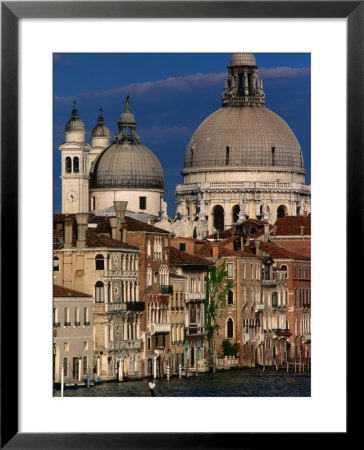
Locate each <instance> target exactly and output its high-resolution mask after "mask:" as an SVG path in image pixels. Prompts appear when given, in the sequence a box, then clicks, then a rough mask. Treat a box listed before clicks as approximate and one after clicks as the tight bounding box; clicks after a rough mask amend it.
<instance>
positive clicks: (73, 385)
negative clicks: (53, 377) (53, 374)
mask: <svg viewBox="0 0 364 450" xmlns="http://www.w3.org/2000/svg"><path fill="white" fill-rule="evenodd" d="M61 385H62V383H61V382H58V383H54V388H55V389H57V390H61V387H62V386H61ZM63 389H77V382H76V381H74V380H65V381H64V383H63Z"/></svg>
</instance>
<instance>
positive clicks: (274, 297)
mask: <svg viewBox="0 0 364 450" xmlns="http://www.w3.org/2000/svg"><path fill="white" fill-rule="evenodd" d="M272 307H273V308H277V307H278V298H277V292H272Z"/></svg>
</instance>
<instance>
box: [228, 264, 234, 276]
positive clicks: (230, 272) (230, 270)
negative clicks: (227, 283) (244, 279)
mask: <svg viewBox="0 0 364 450" xmlns="http://www.w3.org/2000/svg"><path fill="white" fill-rule="evenodd" d="M226 267H227V277H228V278H234V264H233V263H227V265H226Z"/></svg>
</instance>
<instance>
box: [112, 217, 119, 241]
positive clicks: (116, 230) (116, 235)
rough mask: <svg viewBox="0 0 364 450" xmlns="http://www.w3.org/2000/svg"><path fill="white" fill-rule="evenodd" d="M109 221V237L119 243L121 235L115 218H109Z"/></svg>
mask: <svg viewBox="0 0 364 450" xmlns="http://www.w3.org/2000/svg"><path fill="white" fill-rule="evenodd" d="M109 220H110V226H111V237H112V238H113V239H116V240H117V241H121V233H120V227H119V225H118V219H117V217H110V218H109Z"/></svg>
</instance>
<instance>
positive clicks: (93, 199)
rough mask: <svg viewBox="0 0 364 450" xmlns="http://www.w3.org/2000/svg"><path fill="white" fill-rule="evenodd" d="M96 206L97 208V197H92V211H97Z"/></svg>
mask: <svg viewBox="0 0 364 450" xmlns="http://www.w3.org/2000/svg"><path fill="white" fill-rule="evenodd" d="M95 206H96V199H95V197H91V198H90V209H91V211H94V210H95Z"/></svg>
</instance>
